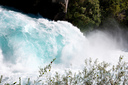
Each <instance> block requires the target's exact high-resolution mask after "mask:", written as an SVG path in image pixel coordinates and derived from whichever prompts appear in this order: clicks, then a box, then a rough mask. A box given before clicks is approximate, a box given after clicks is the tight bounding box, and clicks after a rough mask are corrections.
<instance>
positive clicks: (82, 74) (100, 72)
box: [0, 56, 128, 85]
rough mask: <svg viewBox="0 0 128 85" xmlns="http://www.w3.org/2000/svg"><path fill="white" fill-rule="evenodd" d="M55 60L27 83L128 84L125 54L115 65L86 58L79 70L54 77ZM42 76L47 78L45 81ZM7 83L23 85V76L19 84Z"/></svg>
mask: <svg viewBox="0 0 128 85" xmlns="http://www.w3.org/2000/svg"><path fill="white" fill-rule="evenodd" d="M54 61H55V59H53V61H51V63H50V64H49V65H47V66H45V67H44V68H40V69H39V76H38V78H37V80H35V81H34V83H31V82H30V78H28V82H27V83H26V85H128V63H127V62H125V61H123V56H120V57H119V61H118V64H117V65H114V66H111V65H110V64H109V63H106V62H101V63H99V62H98V60H95V61H92V60H91V59H86V60H85V65H84V69H83V70H81V71H79V72H76V73H73V72H72V71H71V70H66V71H65V73H64V74H59V73H58V72H56V74H55V75H54V76H53V77H51V76H47V75H48V74H49V73H50V72H51V66H52V63H53V62H54ZM108 68H109V69H108ZM2 78H3V76H1V77H0V83H2ZM42 78H45V79H44V80H45V81H44V80H42ZM5 85H21V78H19V84H17V82H14V83H13V84H8V83H7V84H5Z"/></svg>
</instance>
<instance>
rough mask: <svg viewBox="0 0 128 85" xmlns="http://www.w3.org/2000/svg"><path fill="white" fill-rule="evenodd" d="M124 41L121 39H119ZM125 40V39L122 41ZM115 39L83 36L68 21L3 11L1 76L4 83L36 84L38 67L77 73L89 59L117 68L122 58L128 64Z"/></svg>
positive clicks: (0, 16)
mask: <svg viewBox="0 0 128 85" xmlns="http://www.w3.org/2000/svg"><path fill="white" fill-rule="evenodd" d="M120 37H121V36H120ZM122 38H123V37H122ZM117 42H119V43H120V42H123V39H122V41H117V40H116V39H115V37H112V36H110V34H109V33H108V34H107V33H104V32H103V31H95V32H92V33H91V34H90V35H89V36H84V34H83V33H81V32H80V30H79V29H78V28H77V27H75V26H73V25H72V24H71V23H69V22H66V21H57V22H55V21H50V20H47V19H44V18H34V17H30V16H28V15H25V14H22V13H20V12H15V11H12V10H8V9H4V8H2V7H1V8H0V75H3V76H4V79H3V83H5V82H11V83H12V82H15V81H18V79H19V77H21V78H22V80H24V81H26V82H27V80H26V79H27V78H32V79H31V80H35V79H36V78H37V76H38V71H39V67H43V66H45V65H47V64H49V63H50V61H52V60H53V59H54V58H56V60H55V62H54V63H53V65H52V69H53V70H54V71H63V70H64V69H67V68H69V69H73V70H78V69H82V68H83V66H84V60H85V59H86V58H90V57H91V58H92V59H93V60H95V59H97V58H98V60H99V61H106V62H108V63H111V64H116V63H117V61H118V58H119V56H120V55H122V56H124V60H126V61H127V60H128V52H127V51H124V50H122V48H121V46H120V44H119V43H117Z"/></svg>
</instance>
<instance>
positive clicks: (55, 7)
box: [0, 0, 65, 20]
mask: <svg viewBox="0 0 128 85" xmlns="http://www.w3.org/2000/svg"><path fill="white" fill-rule="evenodd" d="M0 4H1V5H3V6H9V7H14V8H16V9H18V10H21V11H23V12H24V13H33V14H38V13H39V14H40V15H42V16H43V17H45V18H48V19H51V20H54V19H55V20H60V19H61V20H63V19H64V17H65V13H63V9H62V5H61V4H59V1H58V0H57V2H56V3H53V2H52V0H0Z"/></svg>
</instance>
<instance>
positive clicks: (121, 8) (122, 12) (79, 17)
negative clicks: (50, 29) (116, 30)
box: [66, 0, 128, 30]
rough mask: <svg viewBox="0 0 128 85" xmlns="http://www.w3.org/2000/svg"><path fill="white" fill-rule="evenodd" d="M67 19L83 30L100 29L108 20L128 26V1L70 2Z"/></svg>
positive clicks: (72, 0) (84, 0)
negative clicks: (89, 28)
mask: <svg viewBox="0 0 128 85" xmlns="http://www.w3.org/2000/svg"><path fill="white" fill-rule="evenodd" d="M66 17H67V19H68V21H70V22H71V23H73V24H74V25H76V26H78V27H79V28H80V29H81V30H85V29H87V28H88V27H90V26H91V27H92V28H96V27H99V26H100V25H102V23H103V22H104V21H105V20H106V19H107V18H112V19H115V20H117V22H119V23H120V24H122V25H127V26H128V0H70V1H69V6H68V13H67V16H66Z"/></svg>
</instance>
